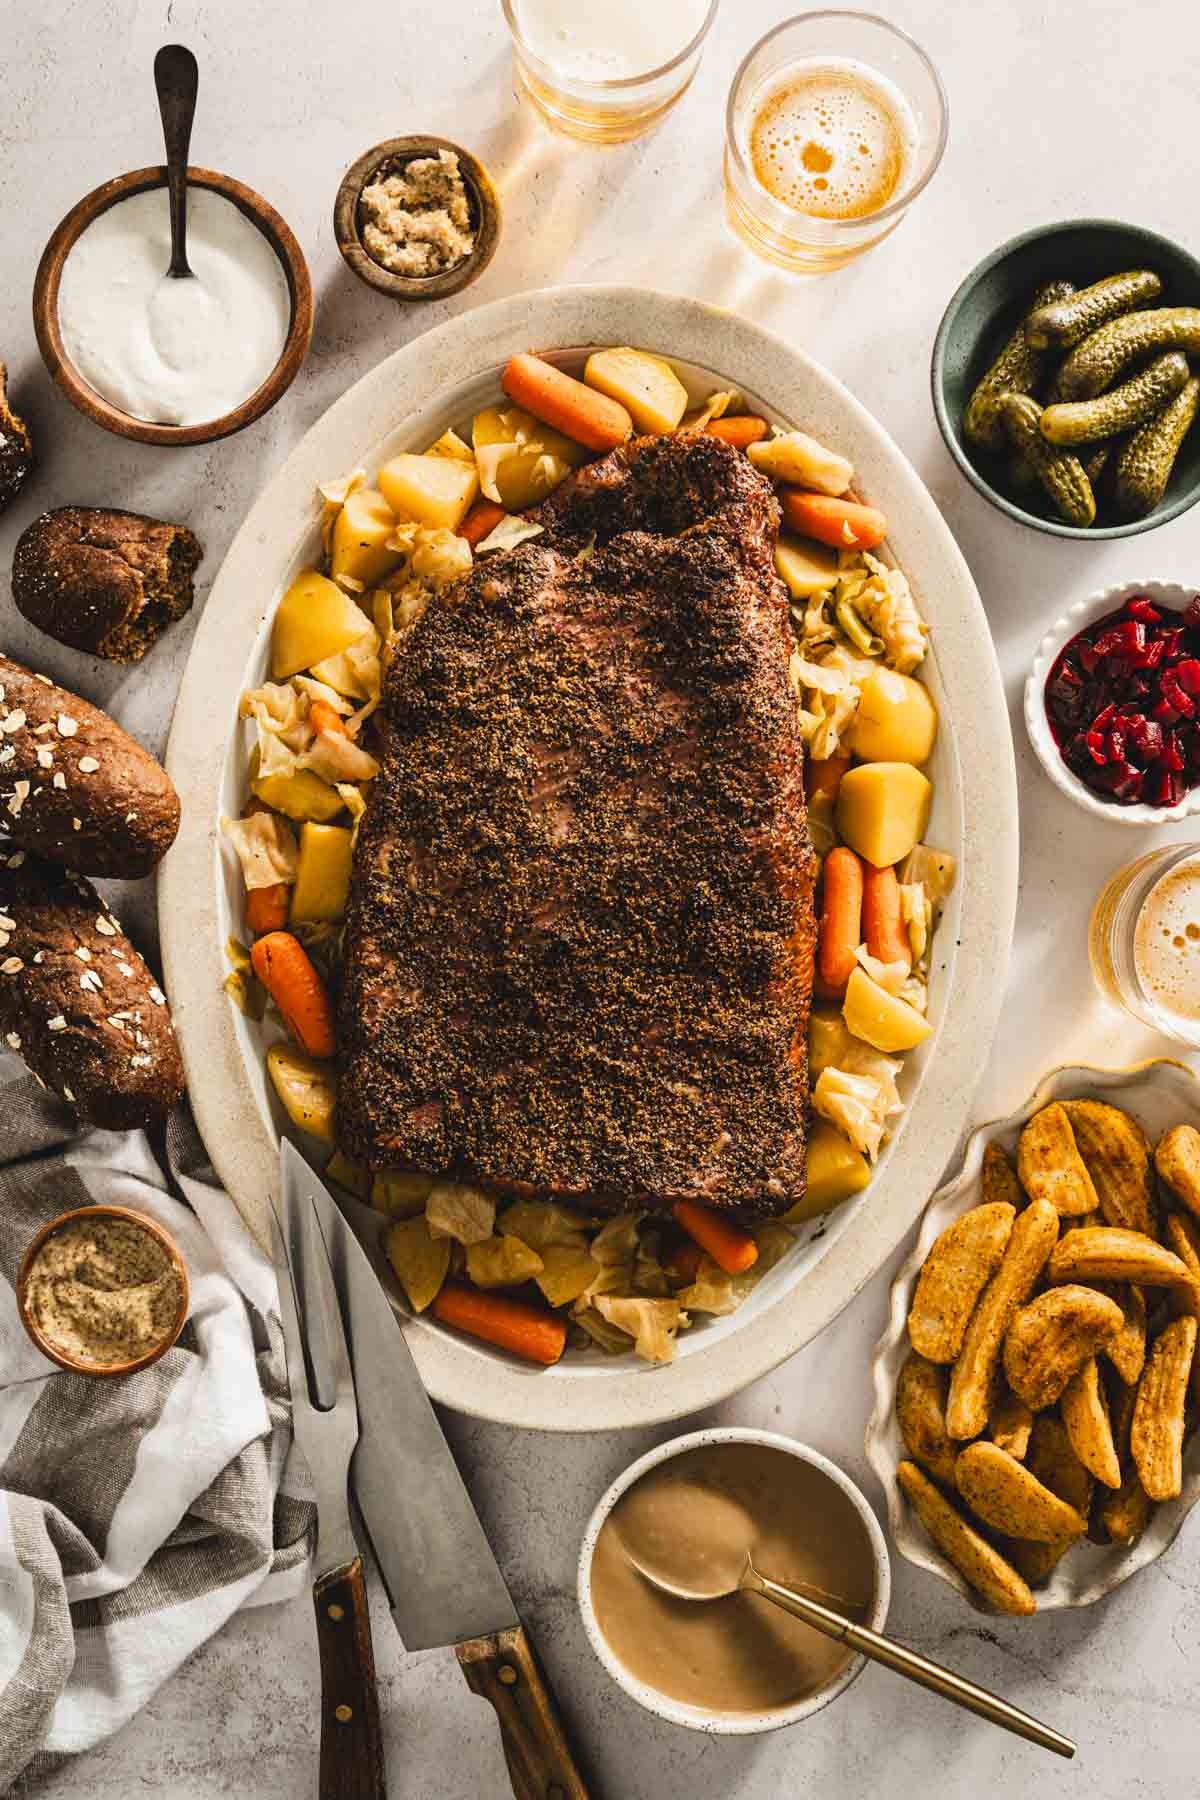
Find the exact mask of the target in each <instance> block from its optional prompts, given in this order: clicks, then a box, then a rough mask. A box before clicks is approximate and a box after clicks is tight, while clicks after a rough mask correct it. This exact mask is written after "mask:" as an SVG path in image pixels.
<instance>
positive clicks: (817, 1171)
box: [783, 1119, 871, 1225]
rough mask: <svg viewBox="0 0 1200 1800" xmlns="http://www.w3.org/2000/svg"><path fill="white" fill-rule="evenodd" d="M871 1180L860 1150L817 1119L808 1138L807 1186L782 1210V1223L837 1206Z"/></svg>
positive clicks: (858, 1192)
mask: <svg viewBox="0 0 1200 1800" xmlns="http://www.w3.org/2000/svg"><path fill="white" fill-rule="evenodd" d="M870 1179H871V1169H870V1165H869V1164H868V1162H867V1159H866V1157H865V1156H864V1155H863V1154H862V1152H861V1150H856V1149H855V1148H854V1145H853V1144H852V1143H850V1142H849V1141H848V1139H846V1138H844V1137H843V1136H842V1134H841V1132H840V1131H838V1130H837V1129H836V1127H834V1126H833V1125H831V1124H830V1123H829V1121H828V1120H827V1119H818V1120H817V1121H816V1122H815V1123H814V1125H813V1128H812V1131H811V1133H810V1134H809V1139H808V1186H807V1189H806V1191H805V1195H804V1198H803V1200H797V1202H796V1204H795V1206H793V1207H792V1209H791V1211H790V1212H786V1213H784V1215H783V1222H784V1224H785V1225H800V1224H802V1223H803V1222H804V1220H805V1219H815V1218H816V1217H817V1216H818V1214H820V1213H824V1212H828V1211H829V1210H830V1208H831V1207H834V1206H840V1205H841V1203H842V1201H843V1200H849V1199H851V1197H852V1196H853V1195H855V1194H861V1193H862V1191H863V1189H864V1188H865V1187H866V1186H867V1185H868V1183H869V1182H870Z"/></svg>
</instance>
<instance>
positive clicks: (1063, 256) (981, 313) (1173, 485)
mask: <svg viewBox="0 0 1200 1800" xmlns="http://www.w3.org/2000/svg"><path fill="white" fill-rule="evenodd" d="M1123 269H1153V270H1154V271H1155V273H1156V274H1158V275H1161V276H1162V279H1163V295H1162V299H1161V301H1159V302H1157V303H1156V304H1159V305H1163V306H1200V261H1197V259H1196V258H1195V257H1194V256H1191V255H1190V254H1189V253H1188V252H1187V251H1186V250H1184V249H1181V248H1180V246H1179V245H1178V244H1173V243H1172V242H1171V240H1170V239H1169V238H1165V237H1160V236H1159V235H1158V233H1157V232H1156V231H1143V230H1142V228H1141V227H1140V226H1138V225H1121V224H1119V223H1117V222H1116V221H1115V220H1112V219H1071V220H1068V221H1067V223H1066V224H1063V225H1041V226H1038V227H1037V229H1036V230H1034V231H1026V232H1023V233H1022V234H1021V236H1020V237H1015V238H1010V239H1009V241H1008V243H1007V244H1002V245H1001V246H1000V248H999V250H994V251H993V252H992V254H991V255H990V256H987V257H985V258H984V260H983V261H982V262H981V263H980V264H979V265H978V266H977V267H976V268H974V269H972V271H971V273H970V274H969V275H968V276H967V278H966V280H965V281H964V282H963V283H962V286H961V287H960V288H959V289H958V292H957V293H956V294H955V296H954V298H953V299H952V300H951V302H950V304H949V306H948V307H947V308H946V311H945V313H944V315H943V317H942V322H941V325H940V326H939V327H938V334H937V338H936V339H935V341H934V346H933V368H932V380H933V410H934V412H935V413H936V414H937V422H938V426H939V429H940V430H941V434H942V436H943V437H944V438H945V440H946V447H947V449H948V450H949V451H950V454H951V456H952V457H953V458H954V460H955V462H956V463H957V464H958V466H959V468H960V469H961V470H962V472H963V474H964V475H965V476H966V478H967V480H968V481H969V482H970V483H971V486H972V487H975V488H978V490H979V492H980V493H981V494H982V495H983V497H984V499H985V500H990V501H991V503H992V505H993V506H996V507H998V508H999V509H1000V511H1001V512H1003V513H1007V514H1008V516H1009V518H1010V519H1016V520H1017V522H1018V524H1021V525H1030V526H1032V528H1033V529H1034V530H1035V531H1046V532H1050V533H1051V534H1052V535H1053V536H1055V537H1066V538H1084V539H1090V538H1118V537H1134V536H1136V534H1137V533H1138V532H1140V531H1153V529H1154V528H1155V526H1156V525H1164V524H1165V523H1166V521H1167V520H1168V519H1174V518H1177V517H1178V516H1179V514H1180V513H1182V512H1186V511H1187V509H1188V507H1189V506H1193V505H1195V503H1196V501H1197V500H1200V421H1198V422H1197V424H1196V425H1195V426H1194V427H1193V428H1192V430H1191V431H1190V432H1189V433H1188V435H1187V437H1186V438H1185V439H1184V441H1183V447H1182V449H1181V450H1180V452H1179V456H1178V459H1177V461H1176V463H1175V468H1174V470H1173V471H1172V475H1171V480H1170V484H1169V486H1168V488H1167V491H1166V493H1165V494H1164V495H1163V497H1162V500H1161V501H1160V502H1159V504H1158V506H1157V507H1156V508H1155V510H1154V511H1153V512H1152V513H1150V514H1148V515H1147V517H1146V518H1144V519H1128V520H1125V521H1120V522H1117V523H1109V522H1106V520H1105V517H1104V513H1103V511H1101V513H1100V515H1099V522H1098V523H1097V524H1095V525H1091V526H1089V527H1088V528H1087V529H1086V530H1084V529H1082V528H1081V527H1079V526H1077V525H1067V524H1066V523H1064V521H1063V520H1061V519H1060V518H1058V517H1057V516H1056V515H1055V514H1054V512H1053V510H1052V508H1051V506H1050V503H1049V501H1046V502H1045V506H1044V507H1043V504H1042V498H1041V490H1040V489H1039V490H1037V494H1036V497H1035V496H1032V495H1031V496H1028V497H1025V496H1023V497H1022V498H1021V499H1019V500H1018V499H1014V498H1012V497H1011V496H1010V494H1009V493H1008V492H1006V491H1005V487H1004V482H1003V474H1004V464H1003V460H1002V459H1001V458H999V457H995V456H992V455H990V454H989V453H988V452H987V451H985V450H977V449H976V448H975V446H974V445H973V444H968V443H967V441H966V439H965V438H964V436H963V429H962V416H963V410H964V408H965V407H966V404H967V401H968V399H969V398H970V396H971V392H972V390H973V388H974V386H975V384H976V382H977V381H978V380H979V379H980V377H981V376H982V375H984V374H985V373H986V371H987V369H988V368H989V366H990V365H991V363H992V362H993V360H994V359H995V357H996V355H997V354H998V352H999V350H1000V348H1001V346H1002V345H1003V343H1004V342H1005V340H1006V338H1007V337H1008V336H1009V333H1010V332H1011V331H1012V330H1013V328H1014V327H1015V325H1016V323H1017V321H1018V319H1019V318H1020V316H1021V314H1022V312H1023V311H1024V309H1025V307H1026V306H1027V305H1028V302H1029V297H1030V295H1031V294H1032V293H1033V290H1034V289H1035V288H1036V287H1038V286H1039V285H1040V283H1042V282H1043V281H1050V280H1052V279H1053V278H1054V277H1056V276H1057V277H1060V278H1062V277H1065V278H1066V279H1067V280H1069V281H1073V282H1074V283H1075V285H1076V287H1086V286H1088V284H1089V283H1090V282H1093V281H1099V280H1100V278H1101V277H1102V276H1104V275H1115V274H1118V273H1119V272H1120V271H1121V270H1123Z"/></svg>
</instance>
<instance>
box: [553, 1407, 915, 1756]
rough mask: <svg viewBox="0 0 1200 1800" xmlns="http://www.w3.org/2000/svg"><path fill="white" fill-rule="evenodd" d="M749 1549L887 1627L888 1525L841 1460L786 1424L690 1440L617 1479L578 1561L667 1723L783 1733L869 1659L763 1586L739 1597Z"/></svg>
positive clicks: (586, 1595) (778, 1575) (617, 1674)
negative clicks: (789, 1432)
mask: <svg viewBox="0 0 1200 1800" xmlns="http://www.w3.org/2000/svg"><path fill="white" fill-rule="evenodd" d="M747 1551H752V1552H753V1555H754V1562H755V1566H756V1567H757V1568H758V1569H759V1570H760V1571H761V1572H762V1573H763V1574H766V1575H770V1576H771V1577H772V1579H774V1580H776V1581H780V1582H783V1583H784V1584H785V1585H788V1586H793V1587H799V1588H801V1589H807V1590H808V1591H810V1592H812V1593H813V1594H814V1597H816V1598H822V1597H827V1598H826V1604H829V1605H833V1606H836V1607H838V1608H839V1610H841V1611H843V1612H845V1613H846V1615H847V1616H848V1617H850V1618H852V1619H854V1620H855V1621H856V1622H857V1623H861V1624H866V1625H869V1626H871V1627H872V1628H873V1629H874V1630H876V1631H880V1630H882V1629H883V1625H884V1622H885V1620H886V1618H887V1609H888V1599H889V1596H890V1592H891V1577H890V1573H889V1567H888V1556H887V1547H886V1545H885V1543H884V1539H883V1533H882V1532H881V1530H880V1528H879V1525H878V1522H877V1521H876V1518H875V1515H874V1513H873V1512H872V1511H871V1508H870V1507H869V1506H868V1504H867V1502H866V1499H865V1498H864V1496H863V1495H862V1494H861V1493H860V1492H859V1490H858V1489H857V1488H856V1487H855V1486H854V1483H853V1482H852V1481H850V1480H849V1478H848V1477H847V1476H846V1475H844V1474H843V1473H842V1471H841V1470H840V1469H839V1468H837V1467H836V1465H835V1464H833V1463H831V1462H830V1461H829V1460H828V1459H827V1458H826V1457H824V1456H822V1455H820V1453H819V1452H818V1451H816V1450H811V1449H809V1448H808V1447H807V1446H806V1445H804V1444H798V1443H796V1442H795V1441H794V1440H793V1439H791V1438H786V1437H782V1436H780V1435H779V1434H777V1433H774V1432H763V1431H749V1430H740V1429H735V1428H732V1427H731V1428H728V1429H720V1430H711V1431H697V1432H692V1433H689V1434H688V1435H687V1436H686V1437H681V1438H676V1439H675V1440H674V1441H673V1442H671V1443H668V1444H663V1445H661V1446H660V1447H659V1448H658V1449H657V1450H652V1451H650V1452H649V1453H648V1454H647V1455H646V1456H643V1457H641V1458H639V1460H638V1461H637V1462H635V1463H634V1464H633V1465H632V1467H630V1468H628V1469H626V1471H625V1472H624V1474H623V1475H620V1476H618V1478H617V1480H616V1481H614V1482H613V1484H612V1486H611V1487H610V1488H609V1490H608V1492H607V1493H606V1494H605V1495H604V1496H603V1498H602V1499H601V1501H600V1503H599V1505H598V1506H597V1507H596V1510H595V1512H594V1513H593V1514H592V1518H591V1521H590V1523H589V1525H588V1528H587V1532H586V1533H585V1536H584V1541H583V1549H582V1552H581V1555H580V1562H579V1580H578V1592H579V1606H580V1611H581V1613H582V1616H583V1623H584V1628H585V1630H586V1632H587V1635H588V1638H589V1640H590V1642H591V1645H592V1648H593V1650H594V1651H595V1652H596V1655H597V1656H598V1657H599V1659H600V1661H601V1662H602V1663H603V1665H604V1667H605V1668H606V1669H607V1671H608V1673H609V1674H610V1675H611V1676H612V1678H613V1680H614V1681H616V1682H617V1684H618V1685H619V1686H620V1687H622V1688H623V1689H624V1690H625V1692H626V1693H627V1694H629V1695H630V1696H631V1697H632V1698H633V1699H634V1700H636V1701H638V1702H639V1704H640V1705H642V1706H644V1707H646V1708H647V1710H648V1711H650V1712H652V1713H655V1714H657V1716H658V1717H659V1718H663V1719H667V1720H669V1721H670V1722H671V1723H673V1724H676V1725H683V1726H687V1727H689V1728H690V1729H692V1730H697V1731H707V1732H710V1733H714V1734H746V1733H752V1732H762V1731H775V1730H778V1729H779V1728H780V1727H782V1726H785V1725H795V1724H798V1723H799V1722H800V1721H801V1720H803V1719H806V1718H809V1717H811V1715H812V1714H813V1713H815V1712H819V1711H820V1709H821V1708H822V1707H823V1706H827V1705H828V1704H829V1702H830V1701H831V1700H834V1699H836V1697H837V1696H838V1695H839V1694H841V1693H843V1692H844V1691H845V1689H846V1688H847V1687H849V1685H850V1683H851V1682H852V1681H853V1680H854V1678H855V1676H856V1675H858V1673H859V1672H860V1670H861V1669H862V1667H863V1666H864V1664H863V1658H862V1657H860V1656H855V1655H854V1654H853V1653H851V1652H849V1651H847V1650H846V1649H844V1648H843V1646H842V1645H840V1644H837V1643H834V1642H833V1641H832V1640H830V1639H828V1638H825V1637H823V1636H822V1635H821V1634H820V1633H818V1632H816V1631H814V1630H813V1629H812V1628H811V1627H810V1626H807V1625H805V1624H803V1623H801V1621H800V1620H798V1619H794V1618H792V1617H791V1615H790V1614H787V1613H784V1612H782V1611H780V1610H779V1608H777V1607H774V1606H772V1605H771V1604H770V1602H769V1601H767V1600H764V1599H762V1598H761V1596H759V1595H757V1594H748V1593H738V1592H729V1591H728V1590H729V1589H730V1588H732V1587H733V1586H734V1585H735V1584H736V1581H737V1577H738V1574H739V1573H740V1570H741V1568H742V1565H743V1564H744V1562H745V1557H746V1553H747ZM646 1569H649V1570H652V1571H654V1573H655V1574H656V1576H657V1578H658V1580H657V1581H650V1580H647V1578H646V1575H645V1574H644V1573H643V1570H646ZM660 1582H665V1584H666V1586H665V1588H664V1586H661V1585H659V1583H660ZM669 1588H678V1589H680V1590H681V1591H682V1592H683V1593H686V1594H688V1595H689V1596H694V1595H708V1594H712V1595H714V1596H717V1597H714V1598H691V1597H689V1598H681V1597H678V1596H677V1595H676V1594H674V1593H672V1592H669V1591H666V1589H669Z"/></svg>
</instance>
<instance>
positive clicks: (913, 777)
mask: <svg viewBox="0 0 1200 1800" xmlns="http://www.w3.org/2000/svg"><path fill="white" fill-rule="evenodd" d="M932 800H933V788H932V787H931V786H930V784H929V782H928V781H927V780H926V779H925V777H924V775H922V774H921V772H920V770H919V769H914V767H913V765H912V764H911V763H907V762H870V763H863V764H862V766H861V767H860V768H857V769H851V770H849V771H848V773H847V774H845V775H843V777H842V785H841V787H840V788H839V789H838V797H837V813H836V819H837V829H838V836H839V837H840V838H841V839H842V842H843V843H845V844H849V846H850V848H851V850H853V851H855V852H857V854H858V855H859V856H861V857H865V859H866V861H867V862H869V863H874V865H875V867H876V868H877V869H886V868H890V867H891V865H892V864H893V863H898V862H901V861H902V860H903V858H904V857H906V856H907V855H908V853H909V851H910V850H911V849H913V847H914V846H915V845H917V844H919V843H920V841H921V839H922V838H923V837H924V835H925V826H926V824H927V823H928V821H929V807H930V803H931V802H932Z"/></svg>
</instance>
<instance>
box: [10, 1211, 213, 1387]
mask: <svg viewBox="0 0 1200 1800" xmlns="http://www.w3.org/2000/svg"><path fill="white" fill-rule="evenodd" d="M78 1219H86V1220H89V1221H95V1220H99V1219H120V1220H122V1221H123V1222H124V1223H125V1224H128V1225H136V1226H138V1227H139V1228H140V1229H141V1230H142V1231H144V1232H145V1233H146V1235H147V1237H152V1238H153V1239H154V1241H155V1243H157V1244H158V1245H159V1246H160V1247H161V1249H162V1250H164V1251H165V1252H166V1255H167V1256H168V1258H169V1259H170V1262H171V1266H172V1268H173V1269H174V1271H175V1273H176V1275H177V1276H178V1278H179V1310H178V1313H177V1314H176V1317H175V1319H174V1321H173V1323H172V1325H171V1327H170V1329H169V1331H168V1332H167V1333H166V1335H165V1336H164V1337H163V1338H162V1339H161V1340H160V1342H158V1343H157V1344H155V1345H154V1347H153V1349H150V1350H147V1351H145V1352H144V1353H143V1354H142V1355H141V1356H133V1357H129V1358H127V1359H126V1360H125V1361H124V1362H111V1363H106V1362H94V1361H93V1360H92V1359H91V1358H90V1357H83V1356H72V1355H71V1354H70V1352H69V1351H66V1350H63V1349H61V1348H60V1347H59V1346H58V1345H56V1344H54V1343H52V1342H51V1340H50V1339H49V1338H47V1337H45V1336H43V1334H42V1332H41V1331H40V1330H39V1328H38V1326H37V1324H36V1322H35V1321H34V1319H33V1316H32V1314H31V1313H30V1310H29V1276H30V1272H31V1270H32V1268H33V1264H34V1260H35V1258H36V1257H37V1255H38V1252H39V1251H40V1250H41V1248H42V1246H43V1244H45V1243H46V1241H47V1239H49V1238H52V1237H54V1236H55V1234H56V1233H57V1232H59V1231H62V1229H63V1228H64V1226H67V1225H73V1224H74V1223H75V1222H76V1220H78ZM189 1301H190V1284H189V1282H188V1272H187V1264H186V1263H185V1262H184V1260H183V1256H182V1254H181V1253H180V1250H179V1246H178V1245H177V1244H176V1242H175V1240H174V1238H173V1237H171V1235H170V1233H169V1232H166V1231H164V1230H163V1228H162V1226H161V1225H159V1224H157V1223H156V1222H155V1220H153V1219H148V1218H147V1217H146V1215H145V1213H140V1212H134V1211H133V1210H132V1209H131V1208H130V1207H128V1206H76V1207H73V1208H72V1209H71V1211H70V1212H65V1213H60V1214H59V1216H58V1218H57V1219H51V1220H50V1223H49V1224H48V1225H43V1226H42V1229H41V1230H40V1231H39V1232H38V1234H37V1236H36V1237H35V1238H34V1240H33V1242H32V1243H31V1244H30V1246H29V1248H28V1250H26V1252H25V1254H24V1256H23V1257H22V1258H21V1267H20V1269H19V1271H18V1273H17V1311H18V1312H19V1313H20V1315H21V1323H22V1325H23V1326H24V1327H25V1330H26V1331H27V1333H28V1334H29V1337H30V1340H31V1342H32V1343H33V1344H34V1346H35V1347H36V1348H37V1349H38V1350H40V1351H41V1353H42V1355H43V1356H48V1357H49V1358H50V1361H51V1362H55V1363H57V1364H58V1366H59V1368H60V1369H69V1370H70V1371H71V1373H72V1374H73V1375H132V1374H134V1373H135V1371H136V1370H138V1369H148V1368H149V1367H150V1364H151V1363H156V1362H157V1361H158V1359H159V1357H160V1356H165V1355H166V1353H167V1351H168V1350H169V1349H170V1348H171V1346H172V1345H173V1344H175V1343H176V1342H178V1339H179V1334H180V1332H181V1331H182V1330H183V1327H184V1325H185V1323H186V1321H187V1316H188V1305H189Z"/></svg>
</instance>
